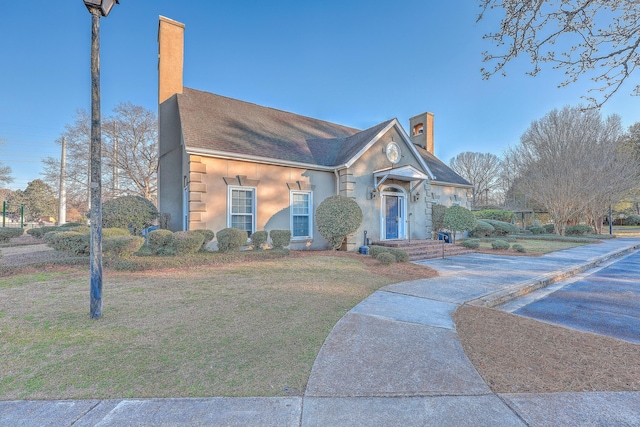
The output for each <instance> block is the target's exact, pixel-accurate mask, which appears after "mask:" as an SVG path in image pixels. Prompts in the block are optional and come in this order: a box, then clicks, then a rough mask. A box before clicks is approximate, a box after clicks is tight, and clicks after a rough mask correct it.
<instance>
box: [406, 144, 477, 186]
mask: <svg viewBox="0 0 640 427" xmlns="http://www.w3.org/2000/svg"><path fill="white" fill-rule="evenodd" d="M415 147H416V149H417V150H418V153H420V155H421V156H422V158H423V159H424V161H425V163H426V164H427V166H429V170H431V172H432V173H433V174H434V175H435V177H436V178H435V179H434V181H436V182H446V183H450V184H457V185H465V186H469V187H472V185H471V183H470V182H469V181H467V180H466V179H464V178H463V177H461V176H460V175H458V174H457V173H455V172H454V171H453V169H451V168H450V167H449V166H447V165H445V164H444V163H443V162H442V161H441V160H440V159H438V158H437V157H436V156H434V155H433V154H431V153H430V152H428V151H427V150H425V149H424V148H422V147H420V146H419V145H416V146H415Z"/></svg>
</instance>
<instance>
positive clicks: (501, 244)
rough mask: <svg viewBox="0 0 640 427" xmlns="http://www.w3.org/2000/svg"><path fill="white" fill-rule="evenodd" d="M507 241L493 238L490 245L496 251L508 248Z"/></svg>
mask: <svg viewBox="0 0 640 427" xmlns="http://www.w3.org/2000/svg"><path fill="white" fill-rule="evenodd" d="M509 246H510V245H509V243H508V242H505V241H504V240H495V241H493V242H491V247H492V248H493V249H495V250H497V251H499V250H505V249H509Z"/></svg>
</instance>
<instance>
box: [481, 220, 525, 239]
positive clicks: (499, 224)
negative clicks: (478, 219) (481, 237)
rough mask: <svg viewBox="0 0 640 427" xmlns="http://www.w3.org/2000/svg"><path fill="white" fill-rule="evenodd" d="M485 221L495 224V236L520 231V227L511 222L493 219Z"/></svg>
mask: <svg viewBox="0 0 640 427" xmlns="http://www.w3.org/2000/svg"><path fill="white" fill-rule="evenodd" d="M483 221H484V222H487V223H489V224H491V225H492V226H493V228H494V229H495V231H494V232H493V235H494V236H506V235H507V234H513V233H519V232H520V229H519V228H518V227H516V226H515V225H513V224H511V223H509V222H504V221H496V220H493V219H485V220H483Z"/></svg>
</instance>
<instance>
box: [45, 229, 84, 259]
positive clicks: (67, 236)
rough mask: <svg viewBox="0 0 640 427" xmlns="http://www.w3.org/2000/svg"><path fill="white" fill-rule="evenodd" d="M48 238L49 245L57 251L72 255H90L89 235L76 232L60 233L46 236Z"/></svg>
mask: <svg viewBox="0 0 640 427" xmlns="http://www.w3.org/2000/svg"><path fill="white" fill-rule="evenodd" d="M45 236H48V238H47V244H48V245H49V246H50V247H52V248H53V249H55V250H56V251H61V252H66V253H68V254H71V255H89V253H90V237H89V233H78V232H76V231H58V232H50V233H47V234H45Z"/></svg>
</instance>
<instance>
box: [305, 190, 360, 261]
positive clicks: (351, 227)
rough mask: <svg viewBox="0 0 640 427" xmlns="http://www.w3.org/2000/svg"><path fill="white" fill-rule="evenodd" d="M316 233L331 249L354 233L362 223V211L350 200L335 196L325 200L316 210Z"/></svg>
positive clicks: (337, 247) (337, 246)
mask: <svg viewBox="0 0 640 427" xmlns="http://www.w3.org/2000/svg"><path fill="white" fill-rule="evenodd" d="M316 222H317V224H318V232H319V233H320V235H321V236H322V237H324V238H325V239H326V240H327V241H328V242H329V244H330V245H331V247H332V248H333V249H339V248H340V246H342V242H343V241H344V239H346V238H347V236H348V235H349V234H351V233H354V232H355V231H356V230H357V229H358V227H359V226H360V224H361V223H362V209H360V206H358V203H357V202H356V201H355V200H353V199H352V198H349V197H345V196H341V195H335V196H331V197H329V198H326V199H324V200H323V201H322V203H320V205H319V206H318V209H317V210H316Z"/></svg>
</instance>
